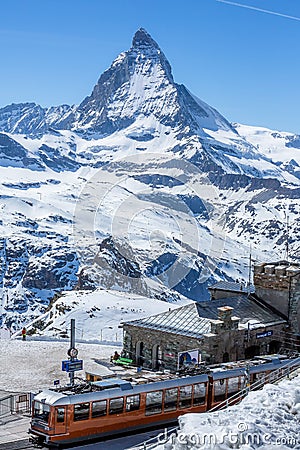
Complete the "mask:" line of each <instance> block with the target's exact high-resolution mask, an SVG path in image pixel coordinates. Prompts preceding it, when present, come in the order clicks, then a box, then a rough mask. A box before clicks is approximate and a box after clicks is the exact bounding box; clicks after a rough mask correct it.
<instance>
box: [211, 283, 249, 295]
mask: <svg viewBox="0 0 300 450" xmlns="http://www.w3.org/2000/svg"><path fill="white" fill-rule="evenodd" d="M208 289H209V290H213V289H218V290H219V291H229V292H239V293H243V294H248V293H249V288H248V286H247V285H245V284H243V283H237V282H235V281H218V283H215V284H213V285H212V286H209V288H208ZM250 292H254V286H252V285H251V286H250Z"/></svg>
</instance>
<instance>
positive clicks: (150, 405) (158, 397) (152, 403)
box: [146, 391, 163, 416]
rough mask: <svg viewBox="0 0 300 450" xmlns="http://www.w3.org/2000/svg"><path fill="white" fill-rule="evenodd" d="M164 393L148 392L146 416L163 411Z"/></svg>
mask: <svg viewBox="0 0 300 450" xmlns="http://www.w3.org/2000/svg"><path fill="white" fill-rule="evenodd" d="M162 394H163V393H162V391H154V392H148V393H147V395H146V416H150V415H151V414H159V413H161V411H162Z"/></svg>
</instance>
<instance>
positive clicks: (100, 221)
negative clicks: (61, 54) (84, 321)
mask: <svg viewBox="0 0 300 450" xmlns="http://www.w3.org/2000/svg"><path fill="white" fill-rule="evenodd" d="M255 136H256V137H257V136H260V138H259V139H261V140H260V141H259V142H258V141H257V140H256V137H255ZM280 136H283V137H276V136H275V137H274V136H273V135H272V132H269V131H261V132H260V131H259V130H257V129H256V130H255V129H251V128H250V127H245V126H242V125H234V126H232V125H231V124H230V123H229V122H228V121H227V120H226V119H225V118H224V117H223V116H222V115H221V114H220V113H218V112H217V111H216V110H215V109H214V108H212V107H211V106H209V105H207V104H206V103H204V102H202V101H201V100H199V99H197V98H196V97H195V96H193V95H192V94H191V93H190V92H189V91H188V89H187V88H185V86H183V85H178V84H176V83H175V81H174V79H173V76H172V72H171V67H170V65H169V63H168V61H167V59H166V57H165V56H164V54H163V52H162V51H161V49H160V48H159V46H158V44H157V43H156V42H155V41H154V40H153V39H152V38H151V36H150V35H149V34H148V33H147V32H146V31H145V30H144V29H140V30H138V31H137V33H136V34H135V36H134V38H133V42H132V46H131V48H130V49H129V50H128V51H126V52H124V53H122V54H121V55H119V56H118V57H117V58H116V59H115V60H114V61H113V63H112V65H111V66H110V68H109V69H107V70H106V71H105V72H104V73H103V74H102V75H101V76H100V78H99V81H98V82H97V84H96V86H95V88H94V89H93V92H92V94H91V95H90V96H88V97H86V98H85V99H84V100H83V102H82V103H81V104H80V105H77V106H72V107H71V106H66V105H63V106H58V107H52V108H41V107H40V106H38V105H35V104H31V103H30V104H20V105H10V106H7V107H4V108H2V109H0V184H1V195H0V208H1V209H0V210H1V217H0V231H1V233H2V236H1V241H0V261H1V266H0V289H2V295H0V299H1V298H2V304H1V308H2V309H1V311H2V319H3V322H4V321H6V322H7V323H8V324H9V325H10V326H11V327H12V328H15V329H17V328H19V327H20V325H21V324H22V323H23V322H26V321H30V322H31V321H32V320H34V319H35V318H36V317H38V316H39V315H40V314H44V313H47V308H48V305H49V302H50V301H51V300H52V305H53V304H54V303H55V300H54V299H55V298H56V297H57V295H58V294H59V293H60V292H62V291H65V290H74V289H88V290H91V289H95V288H96V287H102V288H105V289H109V290H116V291H118V290H119V291H122V292H129V293H131V294H135V295H141V296H143V297H145V298H149V299H150V298H156V299H161V300H167V301H174V300H178V299H179V294H181V295H184V296H186V297H188V298H190V299H193V300H198V301H201V300H202V299H207V298H208V292H207V286H208V285H209V284H210V283H212V282H214V281H216V280H220V279H237V278H243V279H248V273H247V272H248V269H247V266H248V254H249V247H250V244H251V245H252V252H253V256H254V258H256V259H259V260H270V259H275V258H276V259H282V258H283V257H284V256H285V255H284V253H285V243H286V240H287V235H286V231H285V222H286V217H287V215H288V216H289V222H290V234H289V248H290V256H292V257H295V258H297V257H299V244H298V242H299V235H300V226H299V195H300V186H299V184H300V181H299V174H298V171H297V164H298V162H297V161H299V158H298V153H297V152H298V148H297V146H298V144H297V142H298V141H297V137H292V136H289V135H288V134H285V133H282V134H281V135H280ZM271 139H273V141H272V142H274V143H275V142H280V143H281V144H280V145H282V146H283V141H284V151H285V155H284V158H283V159H282V160H281V159H280V156H279V153H278V152H277V150H276V151H275V150H274V151H273V153H271V154H270V153H269V152H268V151H267V144H266V142H267V141H268V142H271V141H270V140H271ZM272 145H273V144H272ZM274 145H277V144H274ZM282 149H283V147H282ZM289 151H290V152H291V153H289ZM281 154H282V152H281ZM276 155H278V157H277V156H276ZM290 155H292V156H291V158H290V159H289V156H290ZM297 158H298V159H297ZM287 161H289V163H288V164H286V163H287ZM293 161H294V162H293ZM292 166H293V168H292ZM51 307H52V306H51Z"/></svg>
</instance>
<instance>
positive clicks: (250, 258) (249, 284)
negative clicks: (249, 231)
mask: <svg viewBox="0 0 300 450" xmlns="http://www.w3.org/2000/svg"><path fill="white" fill-rule="evenodd" d="M251 250H252V249H251V244H250V253H249V273H248V294H250V293H251V287H250V286H251V266H252V255H251Z"/></svg>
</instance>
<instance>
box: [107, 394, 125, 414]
mask: <svg viewBox="0 0 300 450" xmlns="http://www.w3.org/2000/svg"><path fill="white" fill-rule="evenodd" d="M123 409H124V398H123V397H119V398H112V399H111V400H110V402H109V414H121V413H122V412H123Z"/></svg>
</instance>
